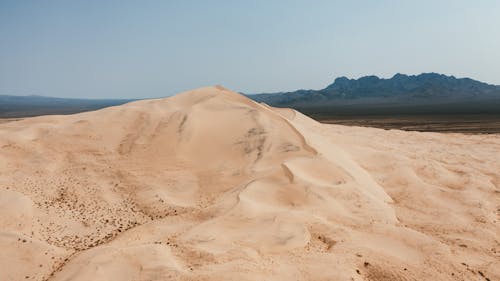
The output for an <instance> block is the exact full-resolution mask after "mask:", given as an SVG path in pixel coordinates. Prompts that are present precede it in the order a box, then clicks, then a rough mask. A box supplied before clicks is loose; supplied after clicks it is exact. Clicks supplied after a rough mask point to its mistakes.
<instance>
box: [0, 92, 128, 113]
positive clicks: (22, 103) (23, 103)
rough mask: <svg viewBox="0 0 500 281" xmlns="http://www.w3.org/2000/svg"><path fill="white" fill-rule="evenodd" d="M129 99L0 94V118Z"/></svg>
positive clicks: (66, 110) (82, 108)
mask: <svg viewBox="0 0 500 281" xmlns="http://www.w3.org/2000/svg"><path fill="white" fill-rule="evenodd" d="M129 101H132V100H129V99H65V98H53V97H43V96H11V95H0V118H18V117H31V116H38V115H53V114H72V113H78V112H83V111H91V110H96V109H100V108H104V107H108V106H114V105H120V104H124V103H127V102H129Z"/></svg>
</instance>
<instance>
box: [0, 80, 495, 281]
mask: <svg viewBox="0 0 500 281" xmlns="http://www.w3.org/2000/svg"><path fill="white" fill-rule="evenodd" d="M388 134H390V132H384V131H381V130H372V129H360V128H354V129H349V130H347V129H346V130H344V127H341V126H329V125H322V124H319V123H317V122H315V121H313V120H311V119H309V118H307V117H306V116H304V115H302V114H300V113H298V112H295V111H293V110H289V109H275V108H271V107H269V106H266V105H264V104H257V103H255V102H253V101H251V100H249V99H247V98H246V97H243V96H241V95H239V94H237V93H234V92H232V91H229V90H227V89H225V88H223V87H221V86H215V87H207V88H201V89H197V90H193V91H189V92H185V93H181V94H179V95H176V96H174V97H171V98H166V99H158V100H144V101H138V102H133V103H129V104H126V105H122V106H117V107H110V108H106V109H103V110H99V111H95V112H87V113H81V114H75V115H69V116H45V117H37V118H29V119H25V120H22V121H17V122H9V123H5V124H2V125H1V126H0V149H1V150H0V160H1V161H0V168H1V169H0V212H1V213H2V218H0V226H1V228H0V244H2V248H3V249H5V251H4V252H3V253H1V254H0V264H1V265H2V270H1V272H0V279H1V280H21V279H22V280H24V279H27V280H221V279H229V280H332V279H333V280H422V279H428V278H431V277H432V278H433V279H436V278H437V279H439V280H455V279H457V278H459V279H460V278H462V279H464V278H465V279H470V278H472V277H474V278H475V277H476V276H482V275H484V276H486V277H487V278H490V280H494V279H495V278H493V277H498V276H500V275H499V272H498V269H495V266H494V263H495V260H496V258H497V257H498V252H496V251H497V250H481V249H483V248H484V249H486V248H487V249H496V248H498V241H496V240H495V238H494V236H495V233H498V230H499V229H498V225H497V224H496V221H495V216H494V215H491V214H490V215H488V216H486V217H484V218H483V219H484V225H482V227H483V229H484V231H479V232H477V233H476V235H477V237H481V239H482V241H486V242H485V244H481V245H480V244H477V245H476V244H474V245H475V246H474V247H473V248H471V249H469V248H464V247H461V246H460V245H456V243H455V242H454V240H453V241H452V239H451V238H450V237H449V236H454V237H455V238H456V239H465V238H466V237H465V236H464V234H463V232H462V233H460V231H459V229H460V227H463V226H465V225H467V224H469V223H470V221H471V220H472V219H473V218H476V217H477V213H474V214H472V215H471V214H470V213H468V212H463V213H460V217H459V218H458V219H457V221H456V222H447V223H451V224H452V225H453V227H451V228H448V230H449V229H452V230H453V231H454V232H453V233H451V234H450V233H449V232H447V230H445V229H438V230H435V231H429V230H428V229H427V228H426V227H427V226H428V223H431V222H434V221H439V219H440V218H439V216H435V217H432V212H430V211H429V212H427V213H426V216H429V217H428V218H427V221H418V220H416V219H415V216H416V214H417V213H418V211H417V210H418V209H419V208H422V206H425V208H428V209H429V210H430V209H432V208H434V209H435V212H438V210H439V208H440V207H439V206H441V205H442V204H443V203H444V202H445V201H444V200H447V201H446V203H447V204H448V205H446V206H448V207H449V206H453V208H459V207H460V206H461V205H464V206H471V204H472V203H471V202H469V201H467V200H466V201H464V200H465V199H463V197H461V196H460V194H459V193H460V192H462V191H463V190H464V189H466V187H465V185H464V184H463V182H462V181H461V179H462V176H461V175H460V174H457V173H458V172H449V170H448V169H447V170H445V171H446V173H443V172H442V171H443V169H444V167H443V166H442V165H438V164H435V165H430V166H425V167H423V166H418V165H420V164H421V162H416V161H413V160H412V159H410V158H409V157H410V156H409V155H411V152H410V151H406V150H405V149H406V147H405V146H404V144H402V141H401V140H403V139H404V137H405V136H397V135H388ZM409 134H410V133H408V135H409ZM358 135H362V140H364V141H360V139H359V138H357V136H358ZM425 136H427V135H425V134H422V135H418V136H417V137H421V141H422V142H425V141H426V137H425ZM489 138H490V139H489V140H488V141H490V142H491V143H490V144H488V145H489V146H487V147H489V148H491V150H492V151H493V154H489V156H487V157H483V156H484V155H483V153H484V151H474V153H476V155H477V157H483V158H482V159H483V161H485V162H488V163H490V164H491V165H493V166H491V168H492V169H494V168H498V164H493V163H494V159H495V153H496V155H497V156H498V151H495V149H496V148H498V147H499V143H500V142H499V140H498V138H496V137H494V136H491V137H489ZM371 140H377V141H376V142H375V143H371V142H370V141H371ZM440 141H445V140H440ZM468 141H470V140H468ZM390 143H396V144H397V147H401V149H400V150H401V151H402V152H400V153H393V152H390V153H389V152H387V151H386V149H385V147H386V146H387V145H390ZM423 147H424V148H423V150H425V151H424V152H425V153H428V151H432V149H433V147H432V146H430V147H429V148H428V149H427V148H426V147H425V146H423ZM426 149H427V150H426ZM441 156H442V157H445V156H447V155H440V157H441ZM426 157H427V158H426V159H427V160H426V161H431V160H428V159H432V154H428V155H427V156H426ZM450 157H453V155H451V156H450ZM471 157H472V156H471ZM378 160H380V161H378ZM457 161H458V160H457ZM395 162H397V163H400V164H401V167H407V168H408V169H410V170H404V171H402V172H398V174H394V173H393V171H394V169H395V167H394V166H391V165H392V164H391V163H395ZM413 164H414V165H417V166H418V167H415V168H414V167H413ZM495 165H496V166H495ZM386 166H388V167H389V168H387V167H386ZM410 166H411V167H410ZM398 167H399V166H398ZM471 169H472V168H471ZM407 171H411V172H412V173H413V174H410V175H408V176H406V174H405V173H406V172H407ZM496 171H498V170H496ZM436 173H437V174H439V175H440V176H432V175H434V174H436ZM492 174H493V176H492ZM495 174H497V173H496V172H494V170H493V172H490V173H489V175H488V172H487V171H484V173H476V174H474V182H475V183H477V184H475V185H474V186H473V188H475V189H474V190H468V192H470V193H471V194H474V195H475V196H476V197H477V196H479V197H480V198H482V199H484V200H486V201H485V202H487V203H483V205H484V206H485V207H484V208H486V211H485V210H483V209H482V208H479V210H481V211H478V212H486V213H488V212H490V211H491V212H494V211H495V209H494V208H496V207H498V206H500V203H499V202H498V197H496V198H495V197H491V198H490V199H485V198H486V197H487V196H485V195H484V194H488V193H492V194H494V191H495V190H498V186H497V185H496V183H498V178H497V177H496V178H494V179H492V180H491V181H487V182H488V183H489V185H482V183H485V182H486V178H487V177H495ZM401 175H402V176H401ZM420 179H421V181H424V182H425V185H424V187H425V190H427V191H428V193H427V194H419V193H418V192H414V193H415V194H412V196H415V198H416V199H415V202H419V203H418V204H415V205H412V204H411V202H408V201H407V200H406V201H405V200H404V199H402V198H404V196H401V192H403V190H408V186H412V188H413V189H412V191H414V190H418V188H420V185H419V180H420ZM404 180H407V181H409V182H410V183H408V182H407V183H406V185H404V183H402V181H404ZM401 186H402V187H403V188H401V189H399V190H398V188H399V187H401ZM442 188H446V189H447V190H450V192H451V194H450V196H455V197H454V198H455V199H456V200H455V201H453V200H454V199H453V198H451V199H450V198H444V197H443V196H441V195H439V191H438V190H441V189H442ZM476 189H477V190H476ZM407 192H409V191H407ZM496 194H498V193H496ZM426 197H431V198H426ZM488 200H489V201H488ZM401 202H403V203H401ZM422 202H426V205H423V203H422ZM464 202H465V203H464ZM450 208H452V207H450ZM471 212H472V211H471ZM497 216H498V214H497ZM496 219H498V218H496ZM433 229H434V228H433ZM447 235H448V236H447ZM445 237H446V239H445ZM467 239H475V238H474V237H468V238H467ZM495 241H496V242H495ZM495 243H496V244H495ZM467 251H471V252H467ZM471 253H474V255H471ZM466 257H474V258H468V259H467V260H466V261H465V259H466ZM462 262H464V263H465V264H467V266H464V265H462ZM479 271H481V274H480V273H479ZM436 276H438V277H436Z"/></svg>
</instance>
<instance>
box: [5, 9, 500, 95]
mask: <svg viewBox="0 0 500 281" xmlns="http://www.w3.org/2000/svg"><path fill="white" fill-rule="evenodd" d="M397 72H400V73H406V74H418V73H421V72H439V73H445V74H450V75H455V76H457V77H471V78H474V79H478V80H482V81H485V82H488V83H492V84H500V1H498V0H474V1H473V0H467V1H465V0H447V1H446V0H433V1H431V0H418V1H417V0H414V1H405V0H393V1H389V0H386V1H384V0H377V1H375V0H373V1H372V0H366V1H356V0H354V1H352V0H351V1H348V0H345V1H335V0H325V1H312V0H310V1H293V0H282V1H278V0H275V1H273V0H262V1H261V0H254V1H243V0H242V1H237V0H233V1H229V0H227V1H222V0H210V1H209V0H203V1H201V0H200V1H189V0H179V1H174V0H171V1H168V0H165V1H125V0H120V1H104V0H96V1H92V0H86V1H83V0H82V1H70V0H61V1H27V0H26V1H20V0H13V1H5V0H0V94H14V95H31V94H37V95H46V96H59V97H89V98H140V97H160V96H168V95H171V94H175V93H177V92H180V91H183V90H187V89H191V88H196V87H200V86H206V85H213V84H222V85H224V86H226V87H228V88H231V89H233V90H236V91H242V92H246V93H258V92H274V91H286V90H295V89H299V88H311V89H320V88H323V87H325V86H326V85H328V84H329V83H331V82H332V81H333V79H334V78H335V77H337V76H348V77H351V78H357V77H360V76H364V75H372V74H374V75H378V76H381V77H391V76H392V75H394V74H395V73H397Z"/></svg>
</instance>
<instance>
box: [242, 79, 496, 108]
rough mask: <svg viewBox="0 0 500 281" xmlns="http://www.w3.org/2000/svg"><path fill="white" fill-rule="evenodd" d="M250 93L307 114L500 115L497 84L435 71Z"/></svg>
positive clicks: (274, 104)
mask: <svg viewBox="0 0 500 281" xmlns="http://www.w3.org/2000/svg"><path fill="white" fill-rule="evenodd" d="M248 96H249V97H250V98H252V99H254V100H255V101H258V102H264V103H267V104H269V105H272V106H276V107H292V108H296V109H298V110H301V111H303V112H305V113H311V114H332V115H335V114H340V115H345V114H414V113H445V114H448V113H500V86H495V85H490V84H486V83H483V82H479V81H476V80H473V79H470V78H460V79H459V78H455V77H454V76H447V75H443V74H437V73H423V74H420V75H411V76H410V75H404V74H399V73H398V74H396V75H394V76H393V77H392V78H390V79H381V78H379V77H377V76H365V77H362V78H359V79H349V78H346V77H339V78H337V79H335V81H334V83H332V84H330V85H329V86H327V87H326V88H324V89H321V90H298V91H294V92H281V93H271V94H255V95H248Z"/></svg>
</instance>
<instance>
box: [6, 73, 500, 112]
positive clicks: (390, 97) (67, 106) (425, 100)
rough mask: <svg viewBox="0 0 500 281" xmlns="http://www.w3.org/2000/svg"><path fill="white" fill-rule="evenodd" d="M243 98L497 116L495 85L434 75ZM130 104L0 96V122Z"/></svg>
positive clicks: (300, 106)
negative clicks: (1, 119) (1, 120)
mask: <svg viewBox="0 0 500 281" xmlns="http://www.w3.org/2000/svg"><path fill="white" fill-rule="evenodd" d="M247 96H248V97H250V98H252V99H253V100H255V101H258V102H264V103H267V104H269V105H271V106H275V107H291V108H295V109H297V110H299V111H301V112H303V113H306V114H308V115H310V116H312V117H314V118H317V119H325V118H327V117H328V116H334V115H365V114H376V115H394V114H471V113H473V114H475V113H494V114H500V86H495V85H490V84H486V83H483V82H479V81H476V80H473V79H470V78H460V79H458V78H455V77H453V76H446V75H443V74H437V73H423V74H420V75H411V76H410V75H404V74H396V75H394V76H393V77H392V78H390V79H381V78H379V77H377V76H365V77H362V78H359V79H349V78H346V77H339V78H337V79H335V81H334V82H333V83H332V84H330V85H329V86H327V87H326V88H324V89H321V90H298V91H294V92H282V93H271V94H254V95H247ZM130 101H132V100H131V99H67V98H53V97H43V96H11V95H0V118H17V117H30V116H37V115H48V114H71V113H78V112H83V111H90V110H96V109H100V108H104V107H108V106H114V105H120V104H124V103H127V102H130Z"/></svg>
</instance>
